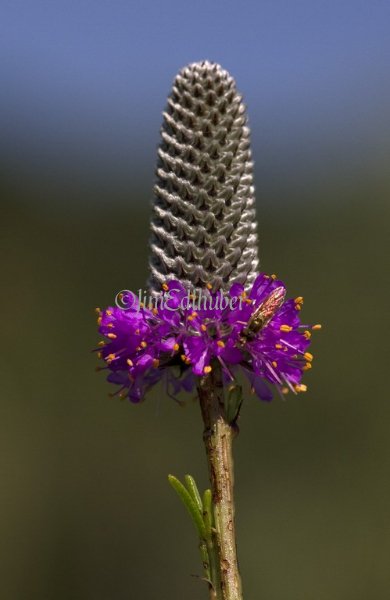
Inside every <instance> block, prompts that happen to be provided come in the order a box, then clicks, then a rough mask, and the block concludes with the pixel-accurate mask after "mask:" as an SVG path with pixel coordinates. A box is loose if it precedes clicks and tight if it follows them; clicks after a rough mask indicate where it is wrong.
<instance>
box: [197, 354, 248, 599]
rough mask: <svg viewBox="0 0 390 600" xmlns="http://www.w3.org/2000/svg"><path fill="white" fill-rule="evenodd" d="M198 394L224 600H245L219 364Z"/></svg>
mask: <svg viewBox="0 0 390 600" xmlns="http://www.w3.org/2000/svg"><path fill="white" fill-rule="evenodd" d="M198 393H199V399H200V406H201V411H202V417H203V422H204V434H203V439H204V443H205V446H206V453H207V459H208V466H209V475H210V482H211V490H212V496H213V506H214V519H215V530H216V531H215V539H216V546H217V552H218V560H219V567H220V568H219V570H218V571H219V572H220V575H221V591H222V600H242V591H241V578H240V573H239V570H238V561H237V550H236V536H235V523H234V497H233V484H234V474H233V457H232V440H233V435H234V433H233V430H232V427H231V426H230V424H229V423H228V422H227V420H226V414H225V403H224V395H223V383H222V373H221V368H220V366H219V364H218V363H216V364H214V365H213V370H212V371H211V373H210V374H209V375H207V376H206V377H202V379H201V380H200V383H199V385H198Z"/></svg>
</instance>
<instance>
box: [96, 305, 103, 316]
mask: <svg viewBox="0 0 390 600" xmlns="http://www.w3.org/2000/svg"><path fill="white" fill-rule="evenodd" d="M101 312H102V311H101V310H100V308H98V307H96V308H95V313H96V314H97V315H100V314H101Z"/></svg>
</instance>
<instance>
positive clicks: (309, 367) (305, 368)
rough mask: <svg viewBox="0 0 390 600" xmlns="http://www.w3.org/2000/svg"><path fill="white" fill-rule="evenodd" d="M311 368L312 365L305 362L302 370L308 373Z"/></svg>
mask: <svg viewBox="0 0 390 600" xmlns="http://www.w3.org/2000/svg"><path fill="white" fill-rule="evenodd" d="M311 367H312V364H311V363H309V362H307V363H306V364H305V366H304V367H303V370H304V371H308V370H309V369H311Z"/></svg>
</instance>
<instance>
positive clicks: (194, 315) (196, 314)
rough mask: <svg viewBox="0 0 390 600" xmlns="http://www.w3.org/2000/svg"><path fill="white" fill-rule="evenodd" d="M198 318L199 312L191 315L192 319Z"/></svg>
mask: <svg viewBox="0 0 390 600" xmlns="http://www.w3.org/2000/svg"><path fill="white" fill-rule="evenodd" d="M197 316H198V313H197V312H196V311H195V310H194V311H193V312H192V313H191V317H192V318H193V319H195V317H197Z"/></svg>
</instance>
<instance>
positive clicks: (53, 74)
mask: <svg viewBox="0 0 390 600" xmlns="http://www.w3.org/2000/svg"><path fill="white" fill-rule="evenodd" d="M389 23H390V2H388V1H378V0H371V1H370V2H368V1H365V2H362V1H360V0H354V1H352V0H341V1H338V2H334V1H333V2H330V1H313V0H312V1H308V0H302V1H292V2H288V1H287V0H285V1H280V0H272V1H271V0H270V1H258V2H238V1H237V0H236V1H235V2H231V1H225V2H220V1H214V2H205V1H204V0H201V1H199V2H197V3H190V2H182V3H179V2H177V1H167V2H154V3H152V2H150V1H149V2H144V3H141V2H131V1H129V0H127V1H126V2H125V1H123V0H118V1H115V0H112V1H108V0H106V1H103V0H95V1H90V0H89V1H88V0H77V1H75V0H67V1H63V0H57V1H56V0H50V1H48V0H47V1H43V0H34V1H32V0H30V1H28V0H2V2H1V5H0V54H1V65H2V66H1V81H2V84H1V90H0V113H1V114H0V121H1V130H2V134H1V141H0V159H1V162H2V167H3V168H2V170H3V171H4V172H5V174H6V177H8V179H14V180H15V182H16V181H20V178H21V177H22V178H27V180H28V178H29V177H31V176H32V174H34V177H35V178H37V177H38V179H39V177H40V176H42V177H43V178H46V179H50V178H51V179H52V181H54V188H53V191H54V197H53V202H55V200H56V198H55V196H56V194H55V188H56V186H59V184H60V182H62V183H67V185H70V186H71V184H72V181H75V180H77V181H80V180H84V181H86V182H88V181H90V182H92V181H93V182H94V184H95V185H97V186H98V185H102V186H103V188H105V189H106V190H107V192H108V190H109V189H112V187H113V186H114V187H115V186H124V187H126V186H128V185H129V182H130V181H133V180H134V179H137V178H138V179H140V174H143V175H142V176H143V177H146V181H144V184H145V185H146V184H147V185H149V184H150V182H151V181H152V178H153V168H154V163H155V157H156V152H155V148H156V145H157V143H158V141H159V127H160V124H161V111H162V110H163V108H164V105H165V100H166V96H167V94H168V92H169V89H170V85H171V82H172V79H173V77H174V76H175V74H176V72H177V71H178V70H179V69H180V68H181V67H182V66H184V65H185V64H186V63H188V62H192V61H196V60H202V59H204V58H207V59H209V60H212V61H217V62H219V63H221V64H222V66H223V67H224V68H226V69H227V70H229V71H230V73H231V74H232V75H233V76H234V77H235V78H236V81H237V84H238V88H239V89H240V91H241V92H242V93H243V94H244V98H245V101H246V103H247V106H248V110H249V118H250V124H251V128H252V138H253V146H254V158H255V162H256V180H257V183H258V184H259V182H260V185H261V184H262V183H264V185H265V186H266V187H267V186H268V187H270V186H271V187H272V186H273V185H277V182H278V181H279V182H280V181H283V182H284V183H285V184H286V185H287V184H288V183H289V182H291V181H295V184H296V185H298V186H299V185H305V183H306V182H307V181H308V180H309V179H310V177H311V178H313V177H314V178H316V177H317V179H318V178H319V179H318V181H319V180H321V181H325V180H326V179H328V175H329V174H331V175H332V178H334V177H336V178H337V177H339V176H342V177H344V178H347V179H348V178H350V179H351V178H353V177H355V174H356V173H357V171H359V172H360V173H361V172H362V171H364V172H365V173H366V174H367V176H368V177H371V176H373V177H374V178H375V177H376V175H375V174H376V173H377V172H380V173H381V175H380V177H384V169H383V165H384V164H385V163H386V155H387V153H388V151H389V147H390V143H389V138H390V136H389V132H390V127H389V117H390V109H389V106H390V79H389V66H390V36H389ZM275 182H276V183H275ZM103 195H104V194H103ZM58 198H59V200H60V195H59V196H58ZM107 199H108V198H107Z"/></svg>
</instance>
